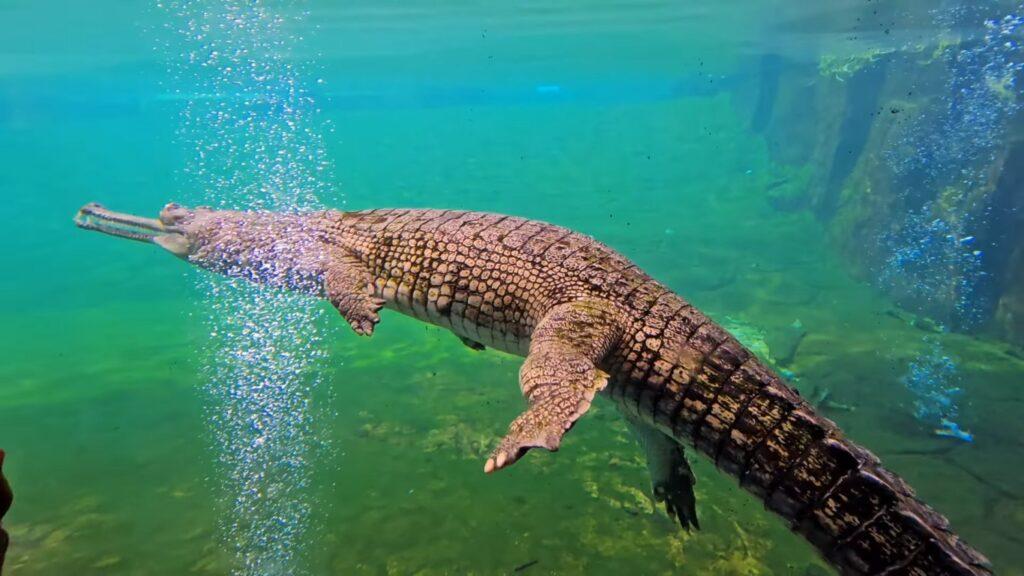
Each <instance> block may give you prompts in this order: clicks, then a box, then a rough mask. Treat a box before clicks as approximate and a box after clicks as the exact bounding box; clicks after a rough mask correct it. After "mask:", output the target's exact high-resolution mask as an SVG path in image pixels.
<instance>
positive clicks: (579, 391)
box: [484, 301, 622, 473]
mask: <svg viewBox="0 0 1024 576" xmlns="http://www.w3.org/2000/svg"><path fill="white" fill-rule="evenodd" d="M621 335H622V328H621V327H620V324H619V322H618V321H617V318H616V314H615V309H614V307H612V306H611V305H609V304H607V303H605V302H601V301H577V302H570V303H566V304H561V305H558V306H555V307H554V308H552V309H551V310H550V311H548V313H547V314H546V315H545V316H544V317H543V318H542V319H541V321H540V322H539V323H538V324H537V327H536V328H535V329H534V331H533V335H532V337H531V339H530V351H529V354H528V355H527V356H526V362H524V363H523V367H522V369H521V370H520V371H519V386H520V388H521V389H522V392H523V395H524V396H526V400H527V402H528V403H529V408H528V409H527V410H526V412H523V413H522V414H520V415H519V416H518V417H517V418H516V419H515V420H514V421H513V422H512V425H511V426H510V427H509V431H508V434H506V435H505V437H504V438H503V439H502V440H501V443H500V444H499V445H498V447H497V448H496V449H495V450H494V453H493V454H492V455H491V457H490V458H488V460H487V463H486V464H485V465H484V472H488V473H490V472H493V471H494V470H497V469H500V468H504V467H505V466H509V465H511V464H512V463H514V462H515V461H516V460H518V459H519V458H521V457H522V456H523V454H525V453H526V451H527V450H529V449H530V448H538V447H539V448H545V449H547V450H551V451H555V450H557V449H558V447H559V445H560V444H561V442H562V436H563V435H564V434H565V433H566V431H568V430H569V428H571V427H572V425H573V424H574V423H575V422H576V420H578V419H579V418H580V416H582V415H583V414H584V413H586V411H587V409H589V408H590V403H591V402H592V401H593V399H594V395H595V394H597V393H598V392H600V391H601V390H602V389H604V387H605V386H607V385H608V374H607V373H605V372H604V371H603V370H601V369H599V368H598V364H600V363H601V361H602V360H603V359H604V357H605V355H606V354H608V351H609V350H610V349H611V347H612V346H613V345H614V343H615V342H616V341H617V340H618V339H619V338H620V337H621Z"/></svg>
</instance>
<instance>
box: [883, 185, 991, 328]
mask: <svg viewBox="0 0 1024 576" xmlns="http://www.w3.org/2000/svg"><path fill="white" fill-rule="evenodd" d="M934 212H935V210H934V209H933V207H932V205H931V204H930V203H928V204H925V205H924V207H922V208H921V209H920V210H915V211H912V212H910V213H909V214H907V216H906V217H905V218H904V220H903V224H902V225H901V226H900V227H899V228H898V229H897V230H896V231H894V232H891V233H889V234H886V235H884V236H883V237H882V243H883V246H884V247H885V249H886V253H887V254H888V258H887V259H886V261H885V264H884V265H883V266H882V270H881V272H880V274H879V283H881V284H882V286H884V287H886V288H887V289H889V290H891V291H897V292H900V293H902V295H903V296H904V297H905V298H904V300H907V301H912V302H915V303H916V308H917V311H918V312H926V311H935V310H944V309H949V308H952V309H953V310H954V311H955V320H956V321H957V322H958V323H959V325H961V326H964V325H973V324H976V323H977V322H980V321H981V319H982V314H983V310H985V309H986V306H985V305H984V304H982V298H983V297H982V296H980V295H979V294H978V293H977V292H978V286H979V283H980V281H981V279H983V278H984V277H985V276H986V272H985V271H984V269H983V266H982V264H983V258H984V253H983V252H982V251H981V250H978V249H977V247H976V245H975V244H976V239H975V238H974V236H971V235H969V234H966V233H964V232H962V231H961V230H962V226H959V225H958V224H955V223H951V222H949V221H947V220H944V219H942V218H936V217H935V216H934Z"/></svg>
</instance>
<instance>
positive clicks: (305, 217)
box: [75, 203, 326, 291]
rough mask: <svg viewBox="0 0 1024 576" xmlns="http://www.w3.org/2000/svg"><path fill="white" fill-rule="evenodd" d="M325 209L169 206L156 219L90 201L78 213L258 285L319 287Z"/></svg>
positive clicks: (81, 222)
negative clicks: (295, 211)
mask: <svg viewBox="0 0 1024 576" xmlns="http://www.w3.org/2000/svg"><path fill="white" fill-rule="evenodd" d="M325 214H326V213H323V212H310V213H306V214H283V213H276V212H267V211H236V210H214V209H212V208H206V207H199V208H186V207H184V206H181V205H178V204H174V203H171V204H168V205H167V206H164V208H163V210H161V211H160V214H159V216H158V217H157V218H145V217H142V216H134V215H132V214H125V213H123V212H114V211H113V210H108V209H106V208H104V207H103V206H101V205H99V204H96V203H91V204H86V205H85V206H83V207H82V208H81V209H80V210H79V211H78V214H76V215H75V224H77V225H78V227H79V228H84V229H86V230H95V231H97V232H102V233H104V234H109V235H111V236H116V237H118V238H127V239H129V240H136V241H139V242H146V243H151V244H156V245H157V246H160V247H161V248H163V249H165V250H167V251H168V252H170V253H172V254H174V255H175V256H177V257H179V258H182V259H184V260H186V261H188V262H190V263H192V264H195V265H197V266H199V267H201V268H206V269H208V270H212V271H214V272H218V273H220V274H224V275H226V276H234V277H241V278H245V279H247V280H251V281H253V282H257V283H260V284H268V285H274V286H277V287H282V288H290V289H299V290H302V291H310V290H314V291H315V289H316V286H317V285H318V283H319V277H320V275H321V271H322V264H323V259H324V253H325V246H324V242H323V241H322V240H321V238H322V237H323V234H322V230H323V226H322V224H323V222H324V218H325Z"/></svg>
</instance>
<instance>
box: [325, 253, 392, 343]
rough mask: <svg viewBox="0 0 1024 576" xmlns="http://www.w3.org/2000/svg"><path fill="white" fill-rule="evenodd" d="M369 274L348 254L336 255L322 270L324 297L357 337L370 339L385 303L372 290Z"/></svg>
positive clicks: (360, 263) (361, 264)
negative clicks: (379, 312) (368, 337)
mask: <svg viewBox="0 0 1024 576" xmlns="http://www.w3.org/2000/svg"><path fill="white" fill-rule="evenodd" d="M371 278H372V277H371V276H370V271H369V270H367V269H366V266H364V265H363V263H362V262H360V261H359V260H357V259H356V258H355V257H353V256H349V255H347V254H336V255H334V256H333V257H332V258H330V261H329V263H328V265H327V266H326V269H325V270H324V295H325V296H326V297H327V299H328V300H330V302H331V304H332V305H334V307H335V308H336V309H337V310H338V312H340V313H341V315H342V316H343V317H344V318H345V320H346V321H347V322H348V323H349V325H350V326H352V330H354V331H355V333H356V334H359V335H360V336H370V335H372V334H373V328H374V326H376V325H377V323H378V322H380V315H379V314H378V313H377V312H378V311H379V310H380V309H381V307H383V306H384V301H383V300H381V299H380V298H377V297H376V296H374V294H373V290H372V289H371V284H370V281H371Z"/></svg>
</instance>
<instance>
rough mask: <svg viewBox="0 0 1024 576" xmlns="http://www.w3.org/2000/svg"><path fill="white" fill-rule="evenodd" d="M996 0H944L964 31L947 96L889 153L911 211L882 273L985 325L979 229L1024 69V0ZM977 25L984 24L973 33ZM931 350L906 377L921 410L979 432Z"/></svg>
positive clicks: (955, 429)
mask: <svg viewBox="0 0 1024 576" xmlns="http://www.w3.org/2000/svg"><path fill="white" fill-rule="evenodd" d="M999 6H1000V4H999V3H997V2H992V1H983V2H974V3H970V4H965V5H961V6H951V7H943V8H941V9H937V10H935V11H934V12H933V15H934V17H935V20H936V23H937V24H938V25H939V26H940V27H942V28H945V29H947V30H949V31H950V33H949V35H950V36H953V32H952V31H959V32H960V33H961V34H962V36H961V37H960V38H959V39H958V41H957V42H956V43H953V44H951V45H949V46H947V47H942V46H940V47H939V48H938V50H937V51H936V55H937V57H938V58H941V61H942V63H943V64H944V68H945V70H946V71H947V74H948V77H947V79H946V86H945V90H944V91H943V93H942V94H941V97H939V98H936V99H933V100H932V101H930V103H929V101H924V104H923V105H924V108H923V109H922V111H921V113H920V114H919V115H918V116H917V117H916V119H915V120H914V121H911V122H907V123H905V124H901V125H897V126H896V127H895V129H894V131H893V133H892V136H891V137H890V140H889V142H888V143H887V146H886V150H885V151H884V153H883V154H884V157H885V160H886V162H887V163H888V165H889V167H890V168H891V169H892V171H893V173H894V175H895V177H896V188H897V189H898V190H899V191H900V192H899V193H898V194H899V198H897V200H898V201H899V202H900V203H901V204H902V205H904V206H907V207H908V208H907V213H906V215H905V216H904V217H903V219H902V221H900V222H899V223H898V225H897V226H896V227H895V229H894V230H893V231H891V232H889V233H887V234H884V235H882V237H881V238H880V245H881V248H882V250H883V252H884V253H885V254H888V257H887V258H886V259H885V263H884V265H883V266H882V269H881V272H880V274H879V282H880V284H882V285H883V286H884V287H885V288H887V289H889V290H890V291H891V292H894V293H898V294H901V295H902V296H903V298H902V300H903V301H904V302H913V303H914V306H915V307H916V308H917V312H919V313H929V314H940V315H943V316H944V317H943V318H942V320H941V321H942V323H944V324H947V323H948V324H953V325H955V326H956V327H959V328H970V327H974V326H977V325H978V324H980V323H981V322H982V321H983V320H984V318H985V317H986V316H987V315H988V312H989V311H990V309H991V302H989V301H987V299H986V298H985V297H983V296H982V294H984V293H985V290H984V289H983V288H984V284H985V282H986V281H988V279H989V278H988V274H987V273H986V272H985V260H984V258H985V253H984V252H985V247H983V246H979V245H978V244H979V242H978V241H977V240H976V238H975V234H977V233H978V231H986V230H988V229H989V228H990V227H991V222H990V221H989V219H990V214H991V212H992V206H991V205H989V203H990V202H991V200H990V199H989V198H988V196H987V195H985V194H978V193H977V190H980V189H984V187H985V186H986V180H987V178H989V174H988V172H989V170H990V167H991V165H992V164H993V162H994V161H995V160H996V154H997V153H998V151H999V150H1000V149H1002V147H1003V144H1004V141H1005V138H1006V134H1007V129H1008V128H1007V126H1008V123H1009V122H1010V120H1011V119H1012V118H1013V117H1014V115H1016V114H1017V113H1019V112H1020V110H1021V105H1022V104H1021V102H1020V99H1019V97H1018V94H1017V84H1018V82H1019V80H1020V76H1021V73H1022V72H1024V45H1022V44H1021V42H1020V35H1021V32H1022V30H1024V16H1022V15H1024V4H1022V5H1021V6H1019V7H1018V8H1017V10H1016V13H1015V14H1008V15H1002V16H999V17H991V16H990V15H991V14H993V13H996V11H998V10H999ZM972 30H976V31H977V32H975V33H970V32H965V31H972ZM928 346H929V350H930V352H928V353H926V354H924V355H922V356H921V357H919V358H918V359H917V360H915V361H914V362H912V363H911V365H910V372H909V373H908V375H907V376H906V377H905V378H904V383H905V384H906V385H907V388H908V389H910V390H911V391H912V392H913V393H914V394H915V395H916V396H917V400H916V403H915V414H916V416H917V417H918V418H919V419H921V420H923V421H929V422H932V423H936V424H937V425H939V426H940V428H939V429H937V430H936V432H937V433H939V434H942V435H947V436H954V437H957V438H960V439H966V440H969V439H970V435H969V434H968V433H966V432H964V431H962V430H960V428H959V426H958V425H957V424H956V420H955V418H956V416H957V398H958V397H959V395H960V388H959V386H958V385H956V384H954V382H955V381H956V372H957V370H956V364H955V363H954V362H953V361H952V360H951V359H950V358H949V357H948V356H945V355H944V354H943V353H942V352H941V347H940V346H939V344H938V343H937V342H935V341H931V340H930V341H928Z"/></svg>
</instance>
